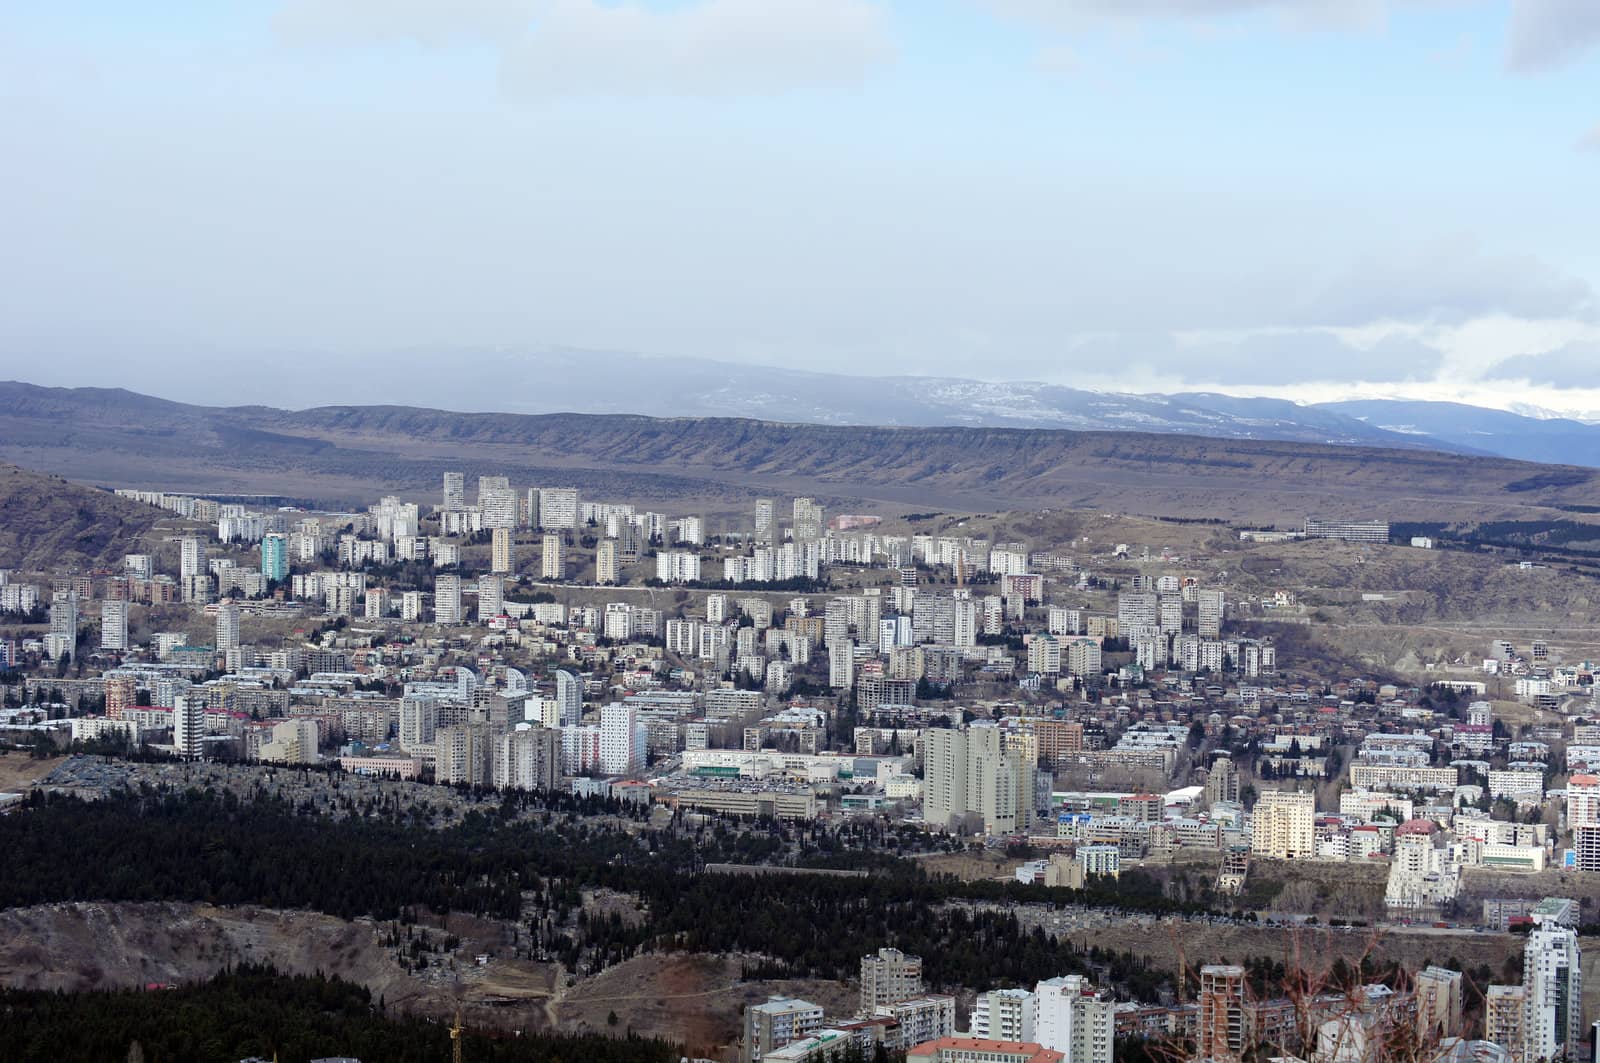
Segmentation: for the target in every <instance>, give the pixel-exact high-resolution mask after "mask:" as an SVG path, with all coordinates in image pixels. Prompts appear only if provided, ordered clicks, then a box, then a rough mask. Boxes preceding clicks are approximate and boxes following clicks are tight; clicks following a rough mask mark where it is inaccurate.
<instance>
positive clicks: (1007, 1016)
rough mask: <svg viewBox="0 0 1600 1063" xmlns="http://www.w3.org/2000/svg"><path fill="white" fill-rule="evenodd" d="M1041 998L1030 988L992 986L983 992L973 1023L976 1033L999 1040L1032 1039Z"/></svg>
mask: <svg viewBox="0 0 1600 1063" xmlns="http://www.w3.org/2000/svg"><path fill="white" fill-rule="evenodd" d="M1038 1010H1039V1006H1038V1001H1036V1000H1035V999H1034V995H1033V994H1032V993H1030V992H1028V991H1027V990H1026V989H992V990H990V991H989V992H987V993H979V994H978V998H977V1000H976V1001H974V1002H973V1005H972V1021H971V1023H969V1026H970V1027H971V1031H970V1032H971V1034H972V1036H973V1037H981V1038H988V1039H992V1040H996V1041H1032V1040H1034V1023H1035V1021H1036V1016H1037V1013H1038Z"/></svg>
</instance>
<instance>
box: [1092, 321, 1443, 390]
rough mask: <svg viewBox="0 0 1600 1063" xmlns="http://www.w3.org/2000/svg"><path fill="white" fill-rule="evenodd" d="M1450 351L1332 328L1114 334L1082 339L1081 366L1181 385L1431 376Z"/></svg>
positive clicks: (1274, 384) (1395, 379)
mask: <svg viewBox="0 0 1600 1063" xmlns="http://www.w3.org/2000/svg"><path fill="white" fill-rule="evenodd" d="M1443 358H1444V356H1443V354H1442V353H1441V352H1440V351H1438V350H1437V349H1435V348H1433V347H1429V346H1427V345H1425V344H1422V343H1420V342H1418V341H1416V340H1413V339H1411V338H1409V337H1406V336H1400V335H1385V336H1381V337H1377V338H1375V339H1373V340H1372V341H1371V342H1362V343H1357V342H1355V341H1353V340H1350V339H1346V338H1343V337H1341V336H1338V335H1336V334H1334V333H1333V332H1331V331H1328V330H1325V329H1304V330H1299V329H1264V330H1257V331H1251V332H1245V333H1239V334H1232V335H1224V334H1216V333H1213V334H1186V335H1184V336H1182V337H1175V336H1173V335H1171V334H1169V333H1115V334H1102V335H1097V336H1093V337H1090V338H1087V339H1084V340H1082V341H1080V342H1079V343H1077V344H1075V345H1074V346H1073V347H1072V348H1070V349H1069V351H1068V352H1067V355H1066V358H1065V359H1064V360H1065V361H1069V362H1071V363H1072V364H1073V366H1074V368H1075V370H1077V371H1084V370H1087V369H1090V368H1094V367H1097V366H1101V367H1104V366H1116V367H1119V371H1121V372H1123V373H1125V374H1128V375H1142V376H1144V377H1146V378H1156V379H1161V380H1164V381H1168V382H1170V383H1172V384H1173V385H1174V386H1180V387H1185V386H1186V387H1195V386H1209V385H1218V386H1225V385H1248V386H1252V387H1281V386H1285V385H1297V384H1305V383H1310V382H1328V383H1353V382H1357V381H1371V382H1398V381H1408V380H1425V379H1428V378H1430V377H1432V376H1433V375H1435V374H1436V373H1437V372H1438V371H1439V368H1440V366H1441V365H1442V363H1443Z"/></svg>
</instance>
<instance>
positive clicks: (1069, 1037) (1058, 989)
mask: <svg viewBox="0 0 1600 1063" xmlns="http://www.w3.org/2000/svg"><path fill="white" fill-rule="evenodd" d="M1033 997H1034V1006H1035V1008H1036V1009H1037V1017H1036V1018H1035V1019H1034V1027H1033V1038H1032V1039H1033V1040H1036V1041H1038V1042H1039V1044H1041V1045H1043V1046H1044V1047H1045V1048H1050V1049H1054V1050H1055V1051H1057V1052H1060V1053H1062V1055H1064V1056H1065V1057H1066V1059H1065V1061H1064V1063H1111V1048H1112V1045H1113V1044H1114V1043H1115V1041H1116V1013H1115V1009H1116V1002H1115V1001H1113V1000H1111V999H1110V998H1109V997H1108V996H1106V995H1105V994H1103V993H1100V992H1098V991H1096V990H1095V988H1094V986H1093V985H1091V984H1090V982H1089V980H1088V979H1087V978H1084V977H1083V976H1081V975H1076V974H1069V975H1067V976H1066V977H1064V978H1052V979H1050V980H1049V981H1047V982H1040V983H1039V984H1038V985H1036V986H1035V987H1034V990H1033Z"/></svg>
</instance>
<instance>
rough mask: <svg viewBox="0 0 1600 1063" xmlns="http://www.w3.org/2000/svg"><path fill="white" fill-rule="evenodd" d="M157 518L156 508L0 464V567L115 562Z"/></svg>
mask: <svg viewBox="0 0 1600 1063" xmlns="http://www.w3.org/2000/svg"><path fill="white" fill-rule="evenodd" d="M162 516H164V514H162V513H161V511H160V510H157V509H154V508H153V507H150V506H141V505H139V504H138V503H135V502H129V501H127V500H125V499H121V498H118V497H117V496H116V495H114V494H112V493H110V492H109V491H101V490H97V489H95V488H92V487H84V486H82V485H80V484H75V483H70V482H69V481H67V480H64V479H62V478H61V477H59V476H51V475H47V474H44V473H37V472H31V471H29V470H27V469H19V468H17V467H16V466H15V465H3V464H0V568H10V569H20V570H24V571H27V570H43V569H56V568H63V567H66V568H71V567H93V566H96V565H103V564H108V563H110V562H113V561H119V559H120V557H121V555H122V554H124V553H127V552H129V551H130V550H133V549H135V546H134V543H135V541H136V540H138V539H140V538H142V537H143V536H145V535H146V534H148V533H149V532H150V530H151V528H153V527H154V526H155V524H156V522H157V521H158V520H159V519H160V518H161V517H162ZM119 563H120V561H119Z"/></svg>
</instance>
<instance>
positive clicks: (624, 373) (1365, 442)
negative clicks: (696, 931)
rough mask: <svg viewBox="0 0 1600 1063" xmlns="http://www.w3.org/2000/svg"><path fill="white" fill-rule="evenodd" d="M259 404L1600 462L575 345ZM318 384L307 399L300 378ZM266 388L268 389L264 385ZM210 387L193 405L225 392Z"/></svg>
mask: <svg viewBox="0 0 1600 1063" xmlns="http://www.w3.org/2000/svg"><path fill="white" fill-rule="evenodd" d="M262 363H263V365H267V366H273V365H276V366H277V369H278V371H277V372H274V373H269V374H266V375H265V376H263V377H259V378H252V381H251V383H252V387H253V388H255V389H257V391H256V393H257V394H258V395H261V396H262V399H260V400H258V401H270V402H275V403H277V404H279V405H285V404H288V405H299V404H300V402H301V401H303V397H304V396H306V395H308V394H312V393H315V394H319V395H326V396H328V398H325V399H323V400H322V401H325V402H332V401H338V399H340V398H353V397H355V396H357V395H359V396H361V400H360V401H362V402H363V403H376V404H390V405H410V404H415V403H417V402H418V401H419V400H420V401H425V402H426V403H427V404H428V405H429V406H434V407H443V408H446V409H453V410H461V411H475V410H496V411H499V412H503V413H530V414H544V413H594V414H612V413H623V414H643V415H646V416H651V417H746V418H754V419H757V420H771V421H785V422H801V423H806V424H831V425H886V426H907V427H936V426H943V425H958V426H964V427H972V428H1066V429H1072V430H1075V431H1088V432H1102V431H1133V432H1159V433H1178V434H1183V435H1202V436H1211V437H1214V438H1222V439H1276V440H1290V441H1294V442H1302V443H1333V444H1338V445H1348V446H1377V447H1396V448H1400V449H1428V450H1442V451H1445V452H1448V453H1455V454H1495V455H1499V456H1501V457H1508V458H1518V459H1521V460H1524V461H1539V462H1556V463H1561V464H1572V465H1593V466H1600V425H1596V424H1589V423H1585V422H1583V421H1578V420H1571V419H1566V418H1561V417H1547V416H1529V415H1525V414H1521V413H1508V412H1504V411H1500V410H1492V409H1484V408H1480V407H1474V406H1466V405H1462V404H1459V403H1448V402H1415V401H1403V400H1384V399H1370V400H1360V401H1347V402H1325V403H1318V404H1313V405H1302V404H1297V403H1293V402H1289V401H1286V400H1283V399H1272V398H1261V397H1243V398H1241V397H1235V396H1231V395H1221V394H1214V393H1205V392H1182V393H1177V394H1170V395H1162V394H1133V393H1125V392H1102V391H1090V390H1086V389H1082V388H1073V387H1065V386H1062V385H1057V384H1047V383H1040V382H1027V381H1019V382H1008V383H992V382H986V381H981V380H973V379H964V378H959V377H938V376H852V375H845V374H840V373H825V372H815V371H810V370H802V369H792V368H784V367H776V366H763V365H737V364H733V363H730V362H722V361H716V360H712V359H708V358H679V357H658V356H649V355H640V354H632V353H626V352H613V351H584V350H570V349H556V350H544V351H539V352H537V353H529V352H526V351H514V350H485V349H478V348H474V349H462V350H445V351H440V350H434V349H427V350H415V351H399V352H389V353H386V354H385V355H383V356H382V357H377V356H367V357H361V358H356V359H354V360H351V359H348V358H343V357H342V358H341V360H340V364H341V365H344V366H345V367H346V368H345V370H344V371H343V372H342V373H341V374H339V375H338V376H337V377H335V378H332V379H329V378H328V376H327V374H326V373H325V372H324V371H323V367H322V366H321V365H317V364H314V363H312V362H309V361H307V360H306V359H305V357H304V356H299V355H295V356H283V357H281V358H271V357H264V358H263V359H262ZM307 379H318V380H319V384H318V387H317V388H316V389H315V391H314V392H313V391H311V390H309V389H307V387H306V386H305V384H304V381H305V380H307ZM274 381H276V390H273V389H274V386H275V384H274ZM227 386H228V384H227V382H226V380H225V379H224V378H217V377H213V378H212V380H211V383H210V384H209V385H208V386H206V387H203V388H202V389H200V390H201V393H203V394H206V395H212V394H216V393H218V391H219V389H221V390H222V393H226V388H227Z"/></svg>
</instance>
